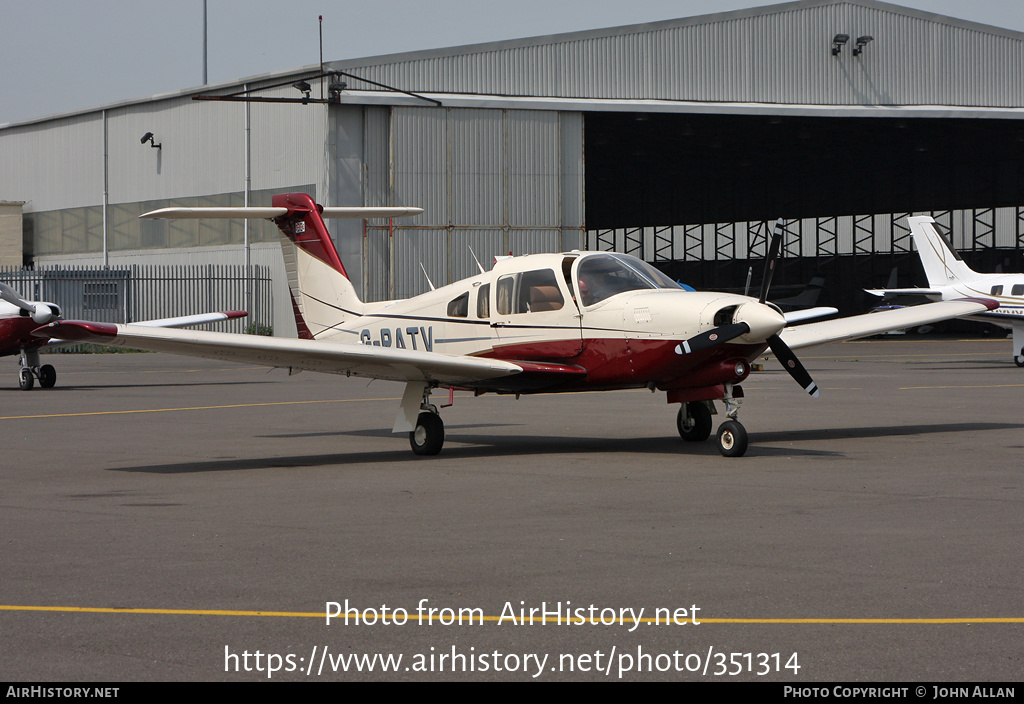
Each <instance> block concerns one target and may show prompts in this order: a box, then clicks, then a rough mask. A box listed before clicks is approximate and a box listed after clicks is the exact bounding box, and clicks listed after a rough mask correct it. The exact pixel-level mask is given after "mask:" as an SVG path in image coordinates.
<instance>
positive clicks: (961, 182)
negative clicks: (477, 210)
mask: <svg viewBox="0 0 1024 704" xmlns="http://www.w3.org/2000/svg"><path fill="white" fill-rule="evenodd" d="M585 120H586V123H585V125H586V132H585V134H586V144H585V149H586V223H587V229H589V230H599V229H614V228H625V227H639V226H658V225H690V224H701V223H728V222H742V221H757V220H774V219H775V218H779V217H783V218H790V219H792V218H803V217H825V216H832V215H866V214H873V213H905V212H912V211H932V210H959V209H970V208H991V207H1004V206H1017V205H1022V204H1024V123H1022V122H1020V121H1017V120H995V119H909V118H908V119H903V118H846V117H844V118H831V117H830V118H818V117H789V116H768V115H759V116H737V115H678V114H671V115H669V114H663V113H587V114H586V117H585Z"/></svg>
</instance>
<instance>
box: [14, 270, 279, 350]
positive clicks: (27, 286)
mask: <svg viewBox="0 0 1024 704" xmlns="http://www.w3.org/2000/svg"><path fill="white" fill-rule="evenodd" d="M0 281H3V282H4V283H6V284H8V285H10V286H11V287H13V288H14V289H15V290H16V291H18V293H20V294H21V296H22V297H23V298H25V299H26V300H29V301H46V302H49V303H55V304H57V305H58V306H60V309H61V314H62V317H63V318H64V319H65V320H94V321H97V322H103V323H135V322H139V321H142V320H153V319H158V318H172V317H177V316H181V315H193V314H196V313H208V312H214V311H227V310H245V311H248V313H249V315H248V317H246V318H239V319H235V320H226V321H222V322H219V323H213V324H211V325H207V326H205V327H206V328H207V329H211V330H219V331H222V332H250V333H258V334H264V335H269V334H272V333H273V324H274V323H273V312H274V311H273V295H272V290H271V280H270V269H269V267H263V266H250V267H245V266H242V265H214V264H201V265H191V266H155V265H138V264H134V265H130V266H124V267H116V268H103V267H67V266H48V267H36V268H33V269H26V268H21V267H0Z"/></svg>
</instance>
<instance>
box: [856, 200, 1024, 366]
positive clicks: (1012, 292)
mask: <svg viewBox="0 0 1024 704" xmlns="http://www.w3.org/2000/svg"><path fill="white" fill-rule="evenodd" d="M907 222H908V223H910V232H911V234H912V235H913V237H914V244H915V245H916V246H917V254H918V256H919V257H920V258H921V264H922V266H924V273H925V276H927V277H928V286H929V287H930V288H884V289H866V290H867V292H868V293H871V294H874V295H876V296H885V295H893V296H898V295H919V296H925V297H927V298H929V299H931V300H934V301H949V300H954V299H957V298H963V297H965V296H984V297H986V298H991V299H994V300H995V301H996V302H998V303H999V307H998V308H996V309H995V310H991V311H984V312H982V313H978V314H975V315H968V316H964V317H966V318H967V319H969V320H978V321H980V322H983V323H992V324H994V325H998V326H1000V327H1003V328H1007V329H1009V330H1012V331H1013V361H1014V362H1015V363H1016V364H1017V366H1018V367H1024V274H980V273H978V272H976V271H974V270H973V269H971V268H970V267H969V266H967V264H966V263H964V261H963V259H961V258H960V255H959V254H958V253H957V251H956V250H955V249H953V246H952V245H951V244H950V243H949V242H948V241H946V239H945V238H944V237H943V236H942V235H940V234H939V232H938V230H936V229H935V220H934V219H932V218H930V217H925V216H921V217H912V218H907Z"/></svg>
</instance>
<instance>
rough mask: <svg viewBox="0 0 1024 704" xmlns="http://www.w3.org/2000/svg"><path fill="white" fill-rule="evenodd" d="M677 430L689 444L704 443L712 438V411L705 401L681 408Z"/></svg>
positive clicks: (686, 404)
mask: <svg viewBox="0 0 1024 704" xmlns="http://www.w3.org/2000/svg"><path fill="white" fill-rule="evenodd" d="M676 428H677V429H678V430H679V435H680V436H681V437H682V438H683V440H686V441H687V442H704V441H705V440H707V439H708V438H709V437H711V410H710V409H709V408H708V405H707V404H706V403H704V402H703V401H690V402H689V403H684V404H682V405H681V406H680V407H679V414H678V415H677V416H676Z"/></svg>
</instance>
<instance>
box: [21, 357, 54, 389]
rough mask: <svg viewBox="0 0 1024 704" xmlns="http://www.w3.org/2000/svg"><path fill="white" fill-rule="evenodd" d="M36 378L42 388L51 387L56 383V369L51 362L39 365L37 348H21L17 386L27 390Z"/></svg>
mask: <svg viewBox="0 0 1024 704" xmlns="http://www.w3.org/2000/svg"><path fill="white" fill-rule="evenodd" d="M36 379H39V385H40V386H41V387H43V388H44V389H52V388H53V385H54V384H56V383H57V370H56V369H54V368H53V365H52V364H44V365H42V366H40V365H39V351H38V350H22V351H21V369H20V370H19V372H18V386H19V387H20V388H21V390H22V391H28V390H30V389H31V388H32V387H33V386H34V385H35V380H36Z"/></svg>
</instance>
